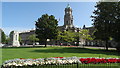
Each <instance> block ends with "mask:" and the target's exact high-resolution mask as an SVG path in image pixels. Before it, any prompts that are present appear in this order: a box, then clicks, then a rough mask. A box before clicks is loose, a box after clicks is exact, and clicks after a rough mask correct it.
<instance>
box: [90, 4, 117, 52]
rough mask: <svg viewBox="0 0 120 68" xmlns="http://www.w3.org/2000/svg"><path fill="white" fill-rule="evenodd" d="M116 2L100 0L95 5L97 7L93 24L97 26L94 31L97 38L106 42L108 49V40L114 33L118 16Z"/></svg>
mask: <svg viewBox="0 0 120 68" xmlns="http://www.w3.org/2000/svg"><path fill="white" fill-rule="evenodd" d="M115 4H116V2H99V3H97V5H96V6H95V7H96V8H97V9H96V10H95V11H94V12H93V13H94V16H91V17H92V18H93V20H92V21H93V22H94V23H93V25H94V27H95V28H96V32H95V33H94V35H95V39H99V40H103V41H105V42H106V50H108V41H109V40H110V37H111V36H112V35H113V33H112V32H113V29H114V27H113V24H114V23H115V18H116V12H115V11H116V5H115Z"/></svg>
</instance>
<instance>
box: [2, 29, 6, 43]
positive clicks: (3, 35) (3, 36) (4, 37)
mask: <svg viewBox="0 0 120 68" xmlns="http://www.w3.org/2000/svg"><path fill="white" fill-rule="evenodd" d="M1 34H2V36H1V42H2V43H3V44H5V43H6V35H5V33H4V31H2V33H1Z"/></svg>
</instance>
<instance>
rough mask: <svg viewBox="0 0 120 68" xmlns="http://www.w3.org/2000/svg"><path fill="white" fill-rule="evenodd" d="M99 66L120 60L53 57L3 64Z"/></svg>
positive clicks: (17, 60) (12, 61)
mask: <svg viewBox="0 0 120 68" xmlns="http://www.w3.org/2000/svg"><path fill="white" fill-rule="evenodd" d="M76 63H80V64H91V63H92V64H99V63H120V58H81V57H53V58H38V59H23V58H20V59H13V60H8V61H5V62H4V63H3V65H2V66H3V67H10V66H40V65H62V64H76Z"/></svg>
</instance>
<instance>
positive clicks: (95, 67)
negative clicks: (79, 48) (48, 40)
mask: <svg viewBox="0 0 120 68" xmlns="http://www.w3.org/2000/svg"><path fill="white" fill-rule="evenodd" d="M119 66H120V64H118V63H114V64H79V63H75V64H60V65H54V64H53V65H52V64H51V65H39V66H22V67H20V66H17V67H15V66H10V67H1V68H119Z"/></svg>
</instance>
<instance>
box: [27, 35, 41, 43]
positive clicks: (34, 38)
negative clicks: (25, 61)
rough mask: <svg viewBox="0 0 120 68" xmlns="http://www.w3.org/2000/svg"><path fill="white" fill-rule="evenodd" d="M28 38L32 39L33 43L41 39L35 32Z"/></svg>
mask: <svg viewBox="0 0 120 68" xmlns="http://www.w3.org/2000/svg"><path fill="white" fill-rule="evenodd" d="M28 40H30V41H31V42H32V43H35V42H36V41H39V39H38V38H36V35H35V34H32V35H30V36H29V37H28Z"/></svg>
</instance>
